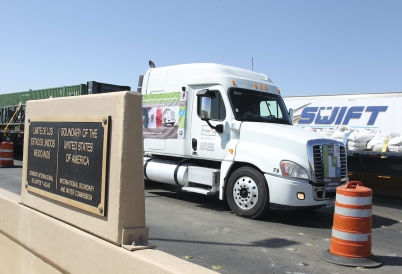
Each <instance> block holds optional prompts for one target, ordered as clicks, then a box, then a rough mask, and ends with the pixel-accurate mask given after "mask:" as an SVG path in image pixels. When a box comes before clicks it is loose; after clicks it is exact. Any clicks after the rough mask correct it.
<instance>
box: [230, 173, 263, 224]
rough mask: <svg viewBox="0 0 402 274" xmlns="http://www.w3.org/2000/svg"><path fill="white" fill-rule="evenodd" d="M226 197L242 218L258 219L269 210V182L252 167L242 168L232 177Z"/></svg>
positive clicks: (234, 210)
mask: <svg viewBox="0 0 402 274" xmlns="http://www.w3.org/2000/svg"><path fill="white" fill-rule="evenodd" d="M226 197H227V201H228V204H229V206H230V208H231V209H232V210H233V212H234V213H236V215H238V216H241V217H245V218H251V219H256V218H258V217H261V216H263V215H264V214H266V213H267V211H268V209H269V195H268V184H267V181H266V180H265V177H264V176H263V175H262V174H261V173H260V172H259V171H257V170H255V169H254V168H251V167H241V168H239V169H237V170H235V171H234V172H233V173H232V175H230V177H229V180H228V183H227V186H226Z"/></svg>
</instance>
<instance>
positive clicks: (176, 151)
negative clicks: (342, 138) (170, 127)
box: [141, 64, 347, 218]
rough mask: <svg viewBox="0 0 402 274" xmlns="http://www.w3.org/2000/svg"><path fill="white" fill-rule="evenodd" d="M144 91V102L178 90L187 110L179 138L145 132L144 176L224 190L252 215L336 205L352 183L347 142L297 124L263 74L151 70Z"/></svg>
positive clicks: (238, 209)
mask: <svg viewBox="0 0 402 274" xmlns="http://www.w3.org/2000/svg"><path fill="white" fill-rule="evenodd" d="M141 92H142V94H143V98H144V103H143V104H145V100H146V98H147V96H149V95H157V94H168V93H173V92H179V93H180V98H181V100H183V101H184V102H185V106H186V107H185V115H184V118H182V123H183V127H182V131H181V134H182V136H180V138H158V136H152V137H148V136H149V135H148V136H146V135H145V134H144V171H145V173H144V176H145V179H148V180H153V181H158V182H162V183H169V184H176V185H178V186H180V187H181V188H182V190H184V191H189V192H197V193H201V194H205V195H208V194H213V193H216V192H219V198H220V199H222V200H223V199H226V200H227V201H228V203H229V206H230V207H231V209H232V210H233V211H234V212H235V213H236V214H237V215H239V216H243V217H247V218H258V217H260V216H262V215H264V214H265V213H267V211H268V210H269V209H300V208H312V209H316V208H319V207H322V206H325V205H332V203H333V198H334V197H335V188H336V186H338V185H340V184H343V183H345V182H346V181H347V170H346V151H345V147H344V145H343V144H342V143H340V142H338V141H335V140H331V139H323V137H322V136H321V135H319V134H316V133H314V132H309V131H306V130H303V129H301V128H297V127H295V126H293V125H292V111H291V110H290V111H288V110H287V108H286V106H285V103H284V101H283V99H282V97H281V95H280V92H279V90H278V88H277V87H276V86H275V85H274V84H273V82H272V81H271V80H270V79H269V78H268V77H267V76H266V75H264V74H261V73H257V72H253V71H249V70H245V69H240V68H235V67H230V66H224V65H219V64H185V65H176V66H168V67H161V68H150V69H149V70H148V71H147V72H146V74H145V75H144V77H143V81H142V86H141ZM149 109H151V108H149ZM143 112H144V109H143ZM156 116H158V115H157V112H156ZM177 120H180V119H177ZM328 157H332V158H328ZM328 159H329V161H331V159H335V160H334V161H332V162H331V163H329V161H328ZM328 170H330V171H332V173H328Z"/></svg>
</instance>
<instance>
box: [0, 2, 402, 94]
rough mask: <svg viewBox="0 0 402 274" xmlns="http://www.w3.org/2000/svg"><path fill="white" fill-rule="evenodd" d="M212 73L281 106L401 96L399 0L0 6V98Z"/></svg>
mask: <svg viewBox="0 0 402 274" xmlns="http://www.w3.org/2000/svg"><path fill="white" fill-rule="evenodd" d="M149 60H152V61H153V62H154V63H155V65H156V66H157V67H162V66H170V65H176V64H185V63H218V64H223V65H229V66H235V67H240V68H244V69H249V70H254V71H256V72H261V73H263V74H265V75H267V76H268V77H269V78H270V79H271V80H272V81H273V82H274V84H275V85H276V86H278V87H279V88H280V90H281V94H282V95H283V96H308V95H328V94H331V95H332V94H361V93H385V92H401V91H402V77H401V75H402V1H400V0H275V1H274V0H247V1H246V0H242V1H240V0H199V1H195V0H192V1H189V0H187V1H185V0H136V1H134V0H132V1H129V0H126V1H120V0H113V1H110V0H109V1H106V0H96V1H95V0H94V1H89V0H88V1H86V0H80V1H77V0H68V1H67V0H64V1H63V0H35V1H34V0H14V1H13V0H0V94H3V93H13V92H21V91H27V90H29V89H32V90H35V89H45V88H53V87H61V86H70V85H78V84H86V82H88V81H98V82H102V83H109V84H115V85H127V86H131V89H132V90H136V89H137V85H138V76H139V75H140V74H144V73H145V72H146V71H147V69H148V68H149V66H148V61H149Z"/></svg>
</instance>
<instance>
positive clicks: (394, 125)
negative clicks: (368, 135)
mask: <svg viewBox="0 0 402 274" xmlns="http://www.w3.org/2000/svg"><path fill="white" fill-rule="evenodd" d="M283 99H284V101H285V103H286V105H287V107H288V108H293V109H294V118H295V123H294V124H295V125H296V126H300V127H312V128H335V127H337V126H349V127H351V128H367V129H380V131H381V132H382V133H391V132H402V123H401V122H399V120H398V118H397V117H399V114H400V113H401V111H400V109H401V106H402V92H395V93H365V94H344V95H320V96H290V97H284V98H283Z"/></svg>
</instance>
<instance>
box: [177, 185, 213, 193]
mask: <svg viewBox="0 0 402 274" xmlns="http://www.w3.org/2000/svg"><path fill="white" fill-rule="evenodd" d="M182 190H184V191H187V192H195V193H200V194H204V195H208V194H210V193H212V192H211V191H210V190H209V189H203V188H199V187H189V186H185V187H182Z"/></svg>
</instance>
